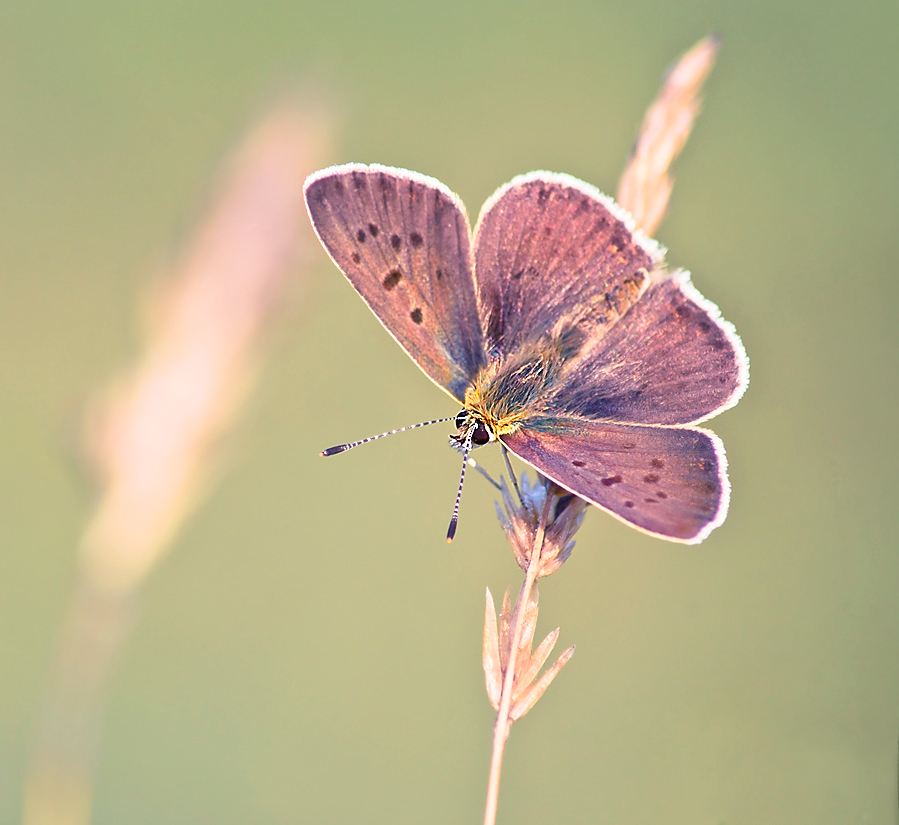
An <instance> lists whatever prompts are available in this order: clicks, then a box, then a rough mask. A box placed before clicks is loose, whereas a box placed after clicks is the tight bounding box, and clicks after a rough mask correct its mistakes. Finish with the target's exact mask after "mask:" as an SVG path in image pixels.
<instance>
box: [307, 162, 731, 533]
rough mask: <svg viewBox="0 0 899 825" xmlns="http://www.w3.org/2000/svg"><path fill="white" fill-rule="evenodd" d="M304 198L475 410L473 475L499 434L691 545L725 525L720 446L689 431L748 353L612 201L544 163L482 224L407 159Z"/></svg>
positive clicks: (318, 187) (393, 330) (422, 359)
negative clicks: (472, 223) (484, 448)
mask: <svg viewBox="0 0 899 825" xmlns="http://www.w3.org/2000/svg"><path fill="white" fill-rule="evenodd" d="M305 192H306V205H307V207H308V210H309V215H310V217H311V219H312V224H313V226H314V227H315V231H316V233H317V234H318V237H319V239H320V240H321V242H322V244H323V245H324V247H325V249H326V250H327V251H328V254H329V255H330V256H331V258H332V259H333V260H334V263H336V264H337V266H338V267H339V268H340V269H341V271H342V272H343V273H344V275H345V276H346V277H347V279H348V280H349V282H350V283H351V284H352V285H353V287H354V288H355V289H356V291H357V292H358V293H359V294H360V295H361V296H362V298H363V300H364V301H365V302H366V303H367V304H368V306H369V308H370V309H371V310H372V312H374V314H375V316H377V318H378V320H379V321H380V322H381V323H382V324H383V325H384V327H385V328H386V329H387V331H388V332H389V333H390V334H391V335H392V336H393V337H394V339H396V341H397V343H399V345H400V346H401V347H402V348H403V349H404V350H405V351H406V352H407V353H408V355H409V357H410V358H412V360H413V361H415V363H416V364H418V366H419V367H420V368H421V369H422V371H423V372H424V373H425V375H427V376H428V377H429V378H430V379H431V380H432V381H433V382H434V383H435V384H437V386H439V387H441V388H442V389H443V390H445V391H446V392H447V393H449V394H450V395H451V396H452V397H453V398H454V399H456V401H458V402H459V403H460V404H461V405H462V407H463V410H462V412H461V413H459V414H458V415H457V416H456V417H455V423H456V426H457V428H458V433H457V434H455V435H453V436H451V441H452V442H453V443H454V446H456V447H457V448H458V449H460V450H462V452H463V453H464V455H465V460H463V474H464V465H465V463H466V461H467V457H468V451H469V450H470V449H472V448H473V447H475V446H479V445H481V444H486V443H488V442H492V441H500V442H501V443H502V444H503V445H504V446H505V447H507V448H508V449H509V450H510V451H511V452H512V453H514V454H515V455H517V456H518V457H519V458H520V459H521V460H522V461H524V462H526V463H527V464H530V465H531V466H532V467H534V468H535V469H536V470H538V471H539V472H540V473H542V474H543V475H544V476H546V477H547V478H549V479H551V480H552V481H554V482H555V483H556V484H558V485H560V486H561V487H564V488H565V489H566V490H569V491H570V492H572V493H574V494H576V495H578V496H580V497H581V498H583V499H585V500H586V501H589V502H590V503H591V504H595V505H596V506H597V507H601V508H602V509H604V510H606V511H607V512H609V513H611V514H612V515H613V516H615V517H616V518H618V519H620V520H622V521H624V522H625V523H626V524H629V525H631V526H632V527H636V528H637V529H639V530H642V531H643V532H646V533H649V534H651V535H654V536H658V537H660V538H664V539H668V540H670V541H677V542H683V543H687V544H696V543H698V542H700V541H702V540H703V539H704V538H705V537H706V536H708V534H709V533H710V532H711V531H712V530H713V529H714V528H715V527H717V526H718V525H720V524H721V523H722V522H723V521H724V518H725V516H726V515H727V507H728V501H729V497H730V484H729V482H728V479H727V462H726V459H725V455H724V446H723V444H722V443H721V440H720V439H719V438H718V437H717V436H716V435H714V434H713V433H711V432H709V431H707V430H703V429H700V428H698V427H695V426H692V425H694V424H697V423H698V422H700V421H703V420H705V419H706V418H710V417H712V416H714V415H716V414H718V413H719V412H721V411H722V410H725V409H727V408H729V407H731V406H733V405H734V404H736V403H737V401H738V400H739V398H740V396H741V395H742V394H743V391H744V390H745V389H746V385H747V383H748V381H749V362H748V360H747V358H746V353H745V351H744V349H743V345H742V343H741V342H740V339H739V338H738V337H737V334H736V332H735V331H734V328H733V326H731V324H729V323H728V322H727V321H725V320H723V319H722V318H721V316H720V314H719V312H718V309H717V307H716V306H715V305H714V304H712V303H711V302H710V301H707V300H706V299H705V298H703V297H702V295H700V294H699V292H698V291H697V290H696V289H695V288H694V287H693V286H692V285H691V284H690V280H689V276H688V274H687V273H686V272H675V273H674V274H669V273H668V272H667V271H666V270H665V266H664V261H663V254H664V250H663V249H661V248H660V247H659V246H658V245H657V244H656V243H655V242H653V241H651V240H649V239H647V238H645V237H644V236H643V235H642V234H641V233H640V231H639V230H636V229H635V228H634V226H633V221H632V219H631V218H630V216H629V215H628V214H627V213H626V212H625V211H624V210H623V209H622V208H621V207H620V206H618V205H617V204H616V203H615V202H614V201H612V200H611V199H610V198H607V197H606V196H604V195H602V194H601V193H600V192H599V191H598V190H597V189H595V188H593V187H592V186H589V185H588V184H585V183H583V182H582V181H579V180H577V179H575V178H572V177H569V176H567V175H558V174H552V173H548V172H532V173H530V174H528V175H522V176H520V177H517V178H515V179H514V180H513V181H512V182H511V183H508V184H506V185H505V186H503V187H501V188H500V189H499V190H498V191H497V192H496V193H495V194H494V195H493V197H491V198H490V200H488V201H487V203H486V204H485V205H484V208H483V210H482V211H481V215H480V217H479V218H478V223H477V226H476V227H475V230H474V235H473V236H472V233H471V230H470V228H469V223H468V218H467V216H466V213H465V208H464V206H463V205H462V202H461V201H460V200H459V198H458V197H457V196H456V195H454V194H453V193H452V192H451V191H450V190H449V189H447V188H446V187H445V186H444V185H443V184H441V183H440V182H438V181H436V180H434V179H433V178H429V177H425V176H424V175H419V174H416V173H414V172H408V171H405V170H403V169H392V168H389V167H386V166H378V165H373V166H363V165H359V164H348V165H345V166H334V167H331V168H329V169H324V170H322V171H320V172H316V173H315V174H313V175H311V176H310V177H309V178H308V179H307V181H306V187H305ZM441 420H452V419H441ZM426 423H433V422H426ZM416 426H421V425H416ZM403 429H409V428H403ZM368 440H370V439H365V441H368ZM356 443H363V442H356ZM351 446H355V443H354V444H352V445H342V446H341V447H335V448H332V449H331V450H327V451H325V453H324V454H325V455H332V454H334V453H336V452H341V451H343V450H344V449H348V448H349V447H351ZM460 491H461V490H460ZM457 508H458V498H457ZM457 512H458V509H457V511H456V513H454V516H453V521H452V523H451V526H450V534H449V536H448V537H449V538H451V537H452V533H453V531H454V529H455V521H456V515H457Z"/></svg>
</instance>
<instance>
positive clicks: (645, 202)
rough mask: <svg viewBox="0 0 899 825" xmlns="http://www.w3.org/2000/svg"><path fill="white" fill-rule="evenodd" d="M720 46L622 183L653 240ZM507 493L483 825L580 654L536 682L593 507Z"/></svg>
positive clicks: (646, 140)
mask: <svg viewBox="0 0 899 825" xmlns="http://www.w3.org/2000/svg"><path fill="white" fill-rule="evenodd" d="M718 46H719V40H718V38H716V37H707V38H705V39H704V40H700V41H699V43H697V44H696V45H695V46H694V47H693V48H692V49H691V50H690V51H689V52H687V53H686V54H685V55H684V56H683V57H682V58H681V59H680V61H679V62H678V63H677V65H675V66H674V68H673V69H672V70H671V72H670V73H669V75H668V77H667V78H666V80H665V83H664V85H663V86H662V89H661V91H660V92H659V95H658V97H657V98H656V100H655V102H654V103H653V105H652V106H651V107H650V108H649V110H648V111H647V113H646V117H645V119H644V121H643V128H642V130H641V132H640V137H639V138H638V140H637V143H636V146H635V148H634V152H633V155H632V156H631V159H630V162H629V163H628V166H627V169H626V170H625V172H624V175H623V176H622V178H621V183H620V186H619V189H618V202H619V203H620V204H621V205H622V206H623V207H624V208H625V209H627V210H628V211H630V212H631V214H632V215H633V216H634V220H635V222H636V225H637V226H638V227H639V228H641V229H642V230H643V231H644V232H645V233H646V234H647V235H650V236H651V235H653V234H654V233H655V231H656V229H657V228H658V225H659V223H660V222H661V220H662V218H663V217H664V215H665V210H666V209H667V207H668V200H669V198H670V196H671V189H672V187H673V185H674V182H673V180H672V178H671V177H670V176H669V174H668V169H669V168H670V166H671V163H672V162H673V160H674V159H675V158H676V157H677V155H678V154H679V153H680V151H681V149H683V147H684V145H685V144H686V142H687V138H688V137H689V135H690V131H691V129H692V128H693V122H694V121H695V119H696V116H697V115H698V114H699V106H700V98H699V93H700V90H701V89H702V85H703V83H704V82H705V79H706V78H707V77H708V74H709V72H710V71H711V69H712V66H713V64H714V62H715V56H716V55H717V53H718ZM509 471H510V473H511V467H510V468H509ZM516 490H517V485H516ZM501 492H502V497H503V504H504V506H505V510H503V509H502V508H500V506H499V505H497V514H498V516H499V520H500V523H501V524H502V526H503V529H504V530H505V532H506V537H507V538H508V539H509V544H510V545H511V547H512V552H513V554H514V555H515V560H516V562H517V563H518V565H519V567H521V568H522V569H523V570H525V571H526V573H525V580H524V582H523V584H522V585H521V590H520V591H519V594H518V599H517V600H516V603H515V609H514V611H513V610H512V607H511V601H510V598H509V591H508V590H507V591H506V595H505V598H504V599H503V608H502V611H501V613H500V617H499V626H497V617H496V608H495V606H494V603H493V596H492V595H491V594H490V591H489V590H488V591H487V610H486V617H485V620H484V652H483V664H484V676H485V680H486V687H487V696H488V698H489V699H490V703H491V705H493V707H494V709H495V710H496V711H497V717H496V722H495V723H494V728H493V756H492V758H491V763H490V776H489V779H488V783H487V805H486V809H485V813H484V825H494V823H495V822H496V810H497V804H498V800H499V780H500V774H501V771H502V760H503V752H504V749H505V744H506V741H507V740H508V738H509V733H510V731H511V727H512V723H513V722H514V721H516V720H518V719H520V718H521V717H522V716H524V715H525V714H526V713H527V712H528V711H529V710H530V709H531V708H532V707H533V706H534V704H535V703H536V702H537V700H539V699H540V697H541V696H542V695H543V693H544V692H545V691H546V689H547V688H548V687H549V685H550V683H551V682H552V680H553V679H555V677H556V676H557V675H558V673H559V671H560V670H561V669H562V668H563V667H564V666H565V664H566V663H567V662H568V660H569V659H570V658H571V656H572V654H573V653H574V647H573V646H572V647H569V648H568V649H567V650H566V651H565V652H564V653H563V654H562V655H561V656H560V657H559V658H558V659H557V660H556V662H555V663H554V664H553V665H552V666H550V667H549V668H547V670H546V671H545V672H544V673H543V675H542V676H541V677H540V678H539V679H537V674H538V672H539V671H540V668H541V667H543V665H544V663H545V662H546V660H547V659H548V658H549V655H550V653H551V652H552V649H553V647H554V646H555V643H556V640H557V638H558V635H559V631H558V629H556V630H554V631H553V632H552V633H550V634H549V636H547V637H546V638H545V639H544V640H543V641H542V642H541V643H540V645H538V647H537V649H536V650H535V651H534V652H533V653H532V652H531V647H532V644H533V640H534V633H535V629H536V625H537V601H538V596H537V588H536V581H537V578H538V577H540V576H548V575H550V574H552V573H554V572H555V571H556V570H558V569H559V567H561V566H562V564H564V563H565V561H566V560H567V559H568V558H569V556H570V555H571V551H572V548H573V547H574V534H575V533H576V532H577V530H578V528H579V527H580V526H581V522H582V521H583V518H584V512H585V510H586V508H587V504H586V503H585V502H584V501H582V500H581V499H579V498H577V497H575V496H572V495H570V494H568V493H566V491H565V490H563V489H561V488H559V487H557V486H556V485H554V484H553V483H552V482H550V481H548V480H547V479H545V478H543V477H542V476H538V479H537V481H536V482H534V484H533V485H531V484H530V483H529V481H528V479H527V477H526V476H523V477H522V484H521V490H520V492H519V500H518V502H516V501H515V499H514V498H513V496H512V494H511V493H510V491H509V489H508V487H507V486H506V484H505V480H503V483H502V487H501ZM535 680H536V681H535Z"/></svg>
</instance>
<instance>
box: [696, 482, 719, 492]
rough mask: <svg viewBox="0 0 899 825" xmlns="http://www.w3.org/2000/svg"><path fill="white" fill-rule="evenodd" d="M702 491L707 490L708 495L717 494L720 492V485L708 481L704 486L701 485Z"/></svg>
mask: <svg viewBox="0 0 899 825" xmlns="http://www.w3.org/2000/svg"><path fill="white" fill-rule="evenodd" d="M699 486H700V488H701V489H703V490H705V491H706V492H707V493H716V492H718V485H717V484H715V482H713V481H706V482H705V483H704V484H701V485H699Z"/></svg>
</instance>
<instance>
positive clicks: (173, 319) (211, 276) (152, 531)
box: [23, 104, 328, 825]
mask: <svg viewBox="0 0 899 825" xmlns="http://www.w3.org/2000/svg"><path fill="white" fill-rule="evenodd" d="M327 132H328V128H327V121H326V119H325V118H324V117H323V115H322V114H318V113H314V112H310V111H309V110H308V107H301V106H299V105H296V104H290V105H282V106H279V107H278V108H276V109H273V110H272V111H271V112H270V113H269V114H268V115H267V116H265V117H264V118H263V119H261V120H260V121H259V122H258V124H257V125H256V126H255V128H254V129H253V130H252V131H251V132H250V134H249V135H248V137H247V138H246V140H245V141H244V142H243V144H242V146H241V147H240V148H239V150H238V152H237V153H236V155H235V156H234V157H233V158H232V161H231V163H230V164H229V166H228V168H227V169H226V173H225V175H224V176H223V180H222V182H221V185H220V187H219V191H218V193H217V196H216V197H215V198H214V200H213V202H212V204H211V207H210V209H209V210H208V213H207V215H206V216H205V219H204V220H203V221H202V222H201V223H200V225H199V226H198V228H197V230H196V232H195V233H194V235H193V237H192V238H191V239H190V241H189V244H188V246H187V248H186V251H185V252H184V254H183V255H182V256H181V258H180V260H179V261H177V262H176V264H175V265H174V266H173V267H172V270H171V271H170V272H169V273H165V274H164V277H163V278H162V279H160V281H159V283H158V285H157V288H156V290H155V291H154V294H153V295H152V296H151V297H152V299H153V300H152V302H151V303H152V323H151V324H150V325H149V329H148V331H147V335H146V343H145V349H144V352H143V354H142V356H141V357H140V359H139V361H138V363H137V364H136V365H135V366H134V367H133V368H131V369H130V370H129V371H128V372H127V373H126V374H125V375H123V376H122V377H121V378H119V379H118V380H117V381H116V382H115V383H114V384H113V385H112V386H111V387H110V388H109V389H107V390H106V392H105V393H103V395H102V396H100V397H98V398H97V399H96V400H95V402H94V404H93V407H92V409H90V410H89V414H88V427H87V437H86V441H87V452H88V454H89V457H90V459H91V463H92V464H93V466H94V468H95V469H96V471H97V475H98V477H99V480H100V493H99V498H98V501H97V505H96V509H95V511H94V513H93V515H92V517H91V518H90V521H89V522H88V525H87V527H86V529H85V533H84V535H83V537H82V541H81V547H80V555H81V565H80V573H79V581H78V584H77V587H76V591H75V594H74V598H73V601H72V603H71V605H70V606H69V610H68V614H67V616H66V618H65V620H64V623H63V626H62V628H61V631H60V636H59V639H58V642H57V649H56V659H55V661H54V662H53V666H52V671H51V674H50V683H49V689H48V696H47V698H46V703H45V708H44V712H43V716H42V719H41V725H40V730H39V733H38V739H37V743H36V746H35V750H34V753H33V757H32V762H31V765H30V770H29V773H28V776H27V778H26V788H25V800H24V813H23V821H24V822H25V824H26V825H85V824H86V823H87V822H89V820H90V811H91V796H92V772H93V762H94V754H95V750H96V742H97V739H98V735H99V734H98V731H99V720H100V717H101V715H102V713H101V710H102V694H103V692H104V690H105V687H106V685H107V684H108V681H109V675H110V673H111V672H112V670H113V668H114V665H115V661H116V656H117V653H118V652H119V650H120V649H121V647H122V644H123V641H124V640H125V638H126V637H127V635H128V629H129V627H130V617H131V615H132V607H133V602H134V597H135V594H136V593H137V592H138V590H139V589H140V586H141V584H142V583H143V581H144V580H145V578H146V576H147V574H148V572H149V571H150V570H151V569H152V568H153V567H154V565H156V564H157V563H158V562H159V560H160V559H161V558H162V557H163V556H164V554H165V553H166V551H167V550H168V549H169V548H170V546H171V541H172V538H173V536H174V535H175V533H176V531H177V530H178V529H179V527H180V526H181V524H182V523H183V522H184V520H185V518H186V517H187V515H188V514H189V513H190V511H191V509H192V508H193V507H195V506H196V504H197V503H198V501H199V499H200V498H201V496H202V493H203V492H204V491H205V489H206V488H207V487H208V484H209V482H210V480H211V478H212V469H213V468H214V463H215V462H214V459H215V447H216V446H217V444H218V442H219V440H220V438H221V437H222V435H223V434H224V433H225V432H226V431H227V429H228V428H229V427H230V426H231V425H232V424H233V423H234V420H235V419H236V417H237V415H238V413H239V411H240V409H241V406H242V404H243V402H244V401H245V399H246V397H247V394H248V392H249V390H250V389H251V388H252V386H253V383H254V377H255V375H256V372H257V369H258V367H259V366H260V362H261V359H262V357H263V356H264V353H265V347H264V346H263V345H264V343H265V340H266V333H267V331H268V330H269V329H270V327H271V322H272V320H273V317H274V315H275V314H276V312H277V311H278V310H279V308H280V306H281V305H283V303H284V299H285V297H286V290H287V287H288V284H289V281H290V279H291V278H292V277H293V276H294V274H295V271H296V267H297V263H298V261H299V260H300V257H301V255H302V253H303V252H304V249H305V246H306V240H307V237H306V232H307V230H306V221H305V208H304V205H303V195H302V191H303V181H304V179H305V177H306V175H307V174H308V173H309V172H310V171H312V170H313V169H316V168H317V167H318V166H319V165H320V159H321V156H322V154H324V153H325V152H326V147H327Z"/></svg>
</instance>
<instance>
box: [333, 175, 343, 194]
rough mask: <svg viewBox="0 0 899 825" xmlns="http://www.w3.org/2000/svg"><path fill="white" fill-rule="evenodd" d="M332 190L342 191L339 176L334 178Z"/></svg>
mask: <svg viewBox="0 0 899 825" xmlns="http://www.w3.org/2000/svg"><path fill="white" fill-rule="evenodd" d="M334 191H335V192H343V182H342V181H341V180H340V178H334Z"/></svg>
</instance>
